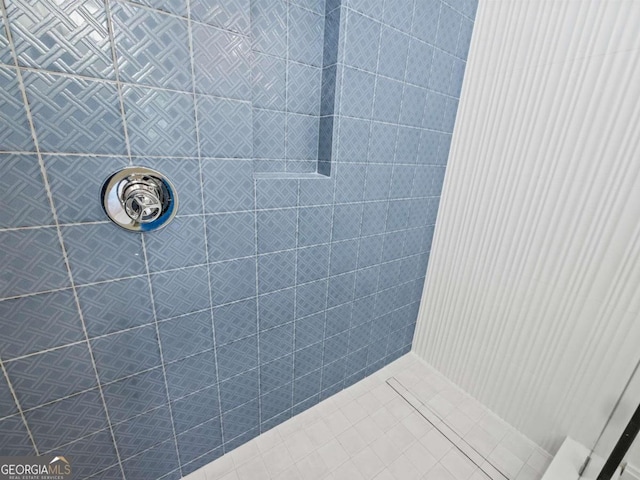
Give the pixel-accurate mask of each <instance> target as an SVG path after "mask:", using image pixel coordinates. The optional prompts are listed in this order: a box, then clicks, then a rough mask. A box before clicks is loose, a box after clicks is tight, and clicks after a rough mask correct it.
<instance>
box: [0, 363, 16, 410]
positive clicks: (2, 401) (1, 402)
mask: <svg viewBox="0 0 640 480" xmlns="http://www.w3.org/2000/svg"><path fill="white" fill-rule="evenodd" d="M17 412H18V407H17V406H16V402H15V400H14V399H13V395H12V394H11V391H10V390H9V384H8V383H7V380H6V378H5V376H4V374H3V375H1V376H0V418H3V417H8V416H9V415H13V414H14V413H17Z"/></svg>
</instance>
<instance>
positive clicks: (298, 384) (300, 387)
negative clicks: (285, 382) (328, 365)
mask: <svg viewBox="0 0 640 480" xmlns="http://www.w3.org/2000/svg"><path fill="white" fill-rule="evenodd" d="M320 377H321V371H320V370H316V371H314V372H311V373H310V374H308V375H305V376H303V377H300V378H296V380H295V382H294V385H293V401H294V403H299V402H302V401H303V400H306V399H307V398H310V397H312V396H314V395H317V394H318V393H320Z"/></svg>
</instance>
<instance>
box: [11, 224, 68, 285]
mask: <svg viewBox="0 0 640 480" xmlns="http://www.w3.org/2000/svg"><path fill="white" fill-rule="evenodd" d="M0 245H1V246H2V248H1V249H0V264H1V265H2V266H3V267H2V270H3V272H2V274H1V275H0V297H10V296H14V295H22V294H25V293H32V292H43V291H46V290H53V289H56V288H64V287H67V286H69V275H68V273H67V271H66V268H65V265H64V260H63V257H62V249H61V248H60V243H59V241H58V235H57V233H56V230H55V229H54V228H41V229H35V230H12V231H11V230H10V231H4V232H0Z"/></svg>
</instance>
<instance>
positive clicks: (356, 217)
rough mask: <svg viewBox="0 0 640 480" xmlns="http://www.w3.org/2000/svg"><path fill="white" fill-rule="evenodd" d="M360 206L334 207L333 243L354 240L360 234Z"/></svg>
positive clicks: (359, 204) (357, 204) (358, 204)
mask: <svg viewBox="0 0 640 480" xmlns="http://www.w3.org/2000/svg"><path fill="white" fill-rule="evenodd" d="M361 218H362V204H361V203H354V204H348V205H336V207H335V209H334V212H333V233H332V235H333V241H339V240H349V239H351V238H356V237H357V236H358V234H359V233H360V221H361Z"/></svg>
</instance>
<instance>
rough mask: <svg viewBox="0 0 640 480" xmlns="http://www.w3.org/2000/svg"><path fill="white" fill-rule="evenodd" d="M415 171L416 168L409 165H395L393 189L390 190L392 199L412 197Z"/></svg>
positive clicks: (392, 181)
mask: <svg viewBox="0 0 640 480" xmlns="http://www.w3.org/2000/svg"><path fill="white" fill-rule="evenodd" d="M415 172H416V168H415V167H413V166H409V165H396V166H395V167H393V177H392V179H391V189H390V190H389V198H390V199H394V198H395V199H397V198H409V197H411V189H412V186H413V178H414V176H415ZM405 214H406V212H405Z"/></svg>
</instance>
